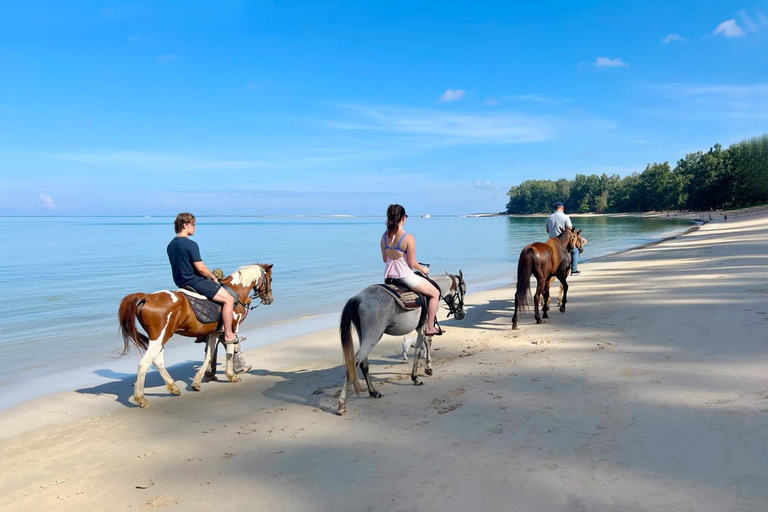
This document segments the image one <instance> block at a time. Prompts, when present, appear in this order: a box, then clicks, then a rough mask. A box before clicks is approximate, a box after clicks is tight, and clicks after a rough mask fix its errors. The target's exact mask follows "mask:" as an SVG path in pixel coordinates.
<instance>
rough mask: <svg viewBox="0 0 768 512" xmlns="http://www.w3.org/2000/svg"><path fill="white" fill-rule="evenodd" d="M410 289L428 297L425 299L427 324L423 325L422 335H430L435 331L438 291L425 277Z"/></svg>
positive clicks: (438, 300) (438, 299)
mask: <svg viewBox="0 0 768 512" xmlns="http://www.w3.org/2000/svg"><path fill="white" fill-rule="evenodd" d="M411 290H413V291H415V292H419V293H421V294H423V295H426V296H427V297H428V299H429V300H428V301H427V325H426V326H425V327H424V335H425V336H431V335H433V334H435V333H436V332H437V330H436V329H435V327H434V325H435V316H436V315H437V308H438V306H439V305H440V304H439V302H440V291H439V290H438V289H437V288H435V287H434V285H433V284H432V283H430V282H429V281H427V280H426V279H422V280H421V282H420V283H419V284H417V285H415V286H411Z"/></svg>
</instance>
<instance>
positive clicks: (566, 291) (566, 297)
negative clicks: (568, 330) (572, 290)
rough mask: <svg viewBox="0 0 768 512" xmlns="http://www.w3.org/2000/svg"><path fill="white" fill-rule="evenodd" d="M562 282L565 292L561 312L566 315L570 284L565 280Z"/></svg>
mask: <svg viewBox="0 0 768 512" xmlns="http://www.w3.org/2000/svg"><path fill="white" fill-rule="evenodd" d="M560 282H561V283H562V286H561V289H562V290H563V300H562V302H561V303H560V312H561V313H565V304H566V303H567V302H568V283H567V282H566V281H565V278H563V279H561V280H560Z"/></svg>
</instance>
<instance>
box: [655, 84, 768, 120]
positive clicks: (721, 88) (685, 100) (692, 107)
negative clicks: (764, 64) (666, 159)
mask: <svg viewBox="0 0 768 512" xmlns="http://www.w3.org/2000/svg"><path fill="white" fill-rule="evenodd" d="M656 89H658V90H659V91H661V92H662V93H663V94H664V95H665V96H667V97H668V98H669V99H671V100H674V101H676V102H678V103H679V104H678V106H677V108H676V109H675V111H674V112H673V113H672V112H671V113H670V115H674V116H676V117H679V118H688V119H693V118H702V117H704V118H707V119H709V120H710V121H711V119H712V118H715V117H717V116H725V117H730V118H737V119H765V118H768V83H763V84H748V85H734V84H714V85H712V84H704V85H700V84H696V85H690V84H665V85H660V86H657V87H656ZM660 112H661V113H663V112H664V111H660Z"/></svg>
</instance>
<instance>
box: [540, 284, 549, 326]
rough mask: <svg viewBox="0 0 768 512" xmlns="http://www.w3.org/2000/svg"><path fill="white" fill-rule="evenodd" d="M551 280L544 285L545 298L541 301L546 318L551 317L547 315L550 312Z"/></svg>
mask: <svg viewBox="0 0 768 512" xmlns="http://www.w3.org/2000/svg"><path fill="white" fill-rule="evenodd" d="M549 299H550V297H549V279H547V281H546V283H545V284H544V298H543V300H542V301H541V302H542V306H543V307H542V308H541V309H542V310H543V311H544V315H543V317H544V318H549V315H548V314H547V311H549Z"/></svg>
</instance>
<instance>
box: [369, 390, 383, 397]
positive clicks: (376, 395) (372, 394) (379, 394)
mask: <svg viewBox="0 0 768 512" xmlns="http://www.w3.org/2000/svg"><path fill="white" fill-rule="evenodd" d="M368 394H369V395H371V396H372V397H373V398H381V393H379V392H378V391H374V392H373V393H368Z"/></svg>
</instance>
